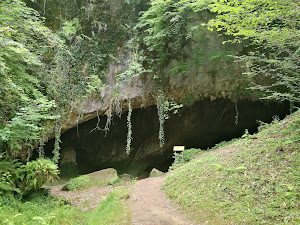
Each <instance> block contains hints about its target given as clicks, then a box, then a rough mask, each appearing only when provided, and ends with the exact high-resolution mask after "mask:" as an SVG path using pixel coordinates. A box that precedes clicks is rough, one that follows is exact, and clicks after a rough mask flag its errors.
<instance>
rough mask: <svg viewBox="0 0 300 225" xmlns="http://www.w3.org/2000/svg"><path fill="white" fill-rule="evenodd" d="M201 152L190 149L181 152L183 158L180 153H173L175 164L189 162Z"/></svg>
mask: <svg viewBox="0 0 300 225" xmlns="http://www.w3.org/2000/svg"><path fill="white" fill-rule="evenodd" d="M201 151H202V150H201V149H197V148H191V149H187V150H185V151H183V153H182V154H183V157H182V155H181V153H175V154H174V155H175V161H174V163H175V164H180V163H186V162H189V161H191V160H192V159H193V158H194V157H195V156H196V155H197V154H199V153H200V152H201Z"/></svg>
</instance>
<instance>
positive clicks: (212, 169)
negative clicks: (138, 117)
mask: <svg viewBox="0 0 300 225" xmlns="http://www.w3.org/2000/svg"><path fill="white" fill-rule="evenodd" d="M299 166H300V110H298V112H296V113H294V114H292V115H291V116H289V117H288V118H286V119H284V120H283V121H277V120H275V121H273V123H272V124H270V125H266V124H265V125H262V126H261V127H260V131H259V132H258V133H257V134H255V135H248V134H247V133H245V135H244V136H243V137H242V138H240V139H235V140H232V141H231V142H228V143H221V144H220V145H218V146H216V147H215V148H214V149H212V150H211V151H205V152H202V153H201V154H200V155H199V157H198V158H197V159H194V160H193V161H192V162H190V163H188V164H185V165H183V166H182V167H180V168H178V169H176V170H175V171H174V172H172V173H170V175H169V176H168V177H167V179H166V181H165V184H164V189H165V192H166V193H167V195H168V196H169V197H170V198H172V199H174V200H175V201H176V202H177V203H179V204H180V205H181V206H182V207H183V208H184V209H185V210H186V211H187V213H188V214H189V215H190V216H191V217H192V218H194V219H195V220H197V221H199V222H202V223H204V222H206V223H207V224H281V223H289V224H300V168H299Z"/></svg>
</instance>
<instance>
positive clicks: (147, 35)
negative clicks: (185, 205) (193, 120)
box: [0, 0, 300, 224]
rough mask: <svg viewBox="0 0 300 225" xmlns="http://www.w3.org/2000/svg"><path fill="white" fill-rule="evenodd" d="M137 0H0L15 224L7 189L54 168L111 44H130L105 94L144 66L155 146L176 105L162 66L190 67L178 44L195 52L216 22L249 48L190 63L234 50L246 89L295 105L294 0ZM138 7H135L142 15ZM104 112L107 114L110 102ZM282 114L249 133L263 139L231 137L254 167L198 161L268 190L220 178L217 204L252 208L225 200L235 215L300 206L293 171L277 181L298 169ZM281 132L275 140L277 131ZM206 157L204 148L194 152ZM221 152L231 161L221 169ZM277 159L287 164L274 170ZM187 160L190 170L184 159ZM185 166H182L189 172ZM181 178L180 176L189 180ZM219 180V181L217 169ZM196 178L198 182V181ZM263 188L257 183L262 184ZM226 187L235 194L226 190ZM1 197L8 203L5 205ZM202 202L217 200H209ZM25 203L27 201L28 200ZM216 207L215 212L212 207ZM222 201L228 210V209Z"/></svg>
mask: <svg viewBox="0 0 300 225" xmlns="http://www.w3.org/2000/svg"><path fill="white" fill-rule="evenodd" d="M25 2H26V3H25ZM147 2H148V1H141V0H124V1H120V3H118V4H117V5H114V4H112V5H109V1H94V0H90V1H84V0H78V1H75V3H74V1H71V0H63V1H58V0H48V1H46V0H26V1H22V0H0V194H1V196H0V207H1V211H0V212H1V213H3V210H2V209H5V210H7V212H9V213H11V214H9V216H8V214H7V215H6V214H0V216H1V218H6V219H7V218H9V219H7V223H9V222H11V221H14V220H16V221H17V222H16V223H18V222H19V219H20V218H21V217H19V216H18V214H17V213H19V212H21V211H22V210H23V209H22V207H26V205H25V206H24V205H20V204H21V203H20V202H19V201H18V200H16V201H14V200H13V199H14V197H13V196H15V197H16V198H18V199H22V197H23V196H25V195H27V194H29V193H30V192H32V191H33V190H35V189H38V188H39V187H41V185H42V184H43V183H44V182H45V181H46V180H47V179H49V178H52V177H55V176H57V174H58V171H57V165H56V164H57V162H58V160H59V150H60V149H59V142H60V132H61V128H62V126H63V124H64V123H65V122H67V121H68V120H69V118H70V114H71V112H72V111H77V114H78V120H79V119H80V115H81V112H80V111H81V109H82V107H84V106H82V105H81V104H80V103H82V100H83V99H85V98H87V97H91V96H100V92H101V91H103V90H105V89H106V88H107V84H105V80H106V74H107V65H108V63H109V62H110V61H112V60H115V61H117V60H118V59H116V58H115V56H116V52H117V51H119V50H120V49H122V50H124V49H125V50H126V51H127V52H129V57H128V61H126V62H125V63H126V64H128V69H127V70H126V71H124V72H123V73H120V74H117V77H116V81H117V82H116V86H115V87H112V88H113V89H114V91H113V92H112V96H111V99H112V101H111V104H113V103H116V102H117V101H118V97H119V93H118V90H119V89H118V88H120V86H121V85H122V83H126V82H130V81H131V79H132V78H134V77H136V76H145V77H147V79H149V80H150V81H152V82H153V83H154V85H153V87H154V90H153V93H154V95H155V97H156V99H157V110H158V118H159V122H160V130H159V140H160V144H161V145H163V144H164V133H163V125H164V121H165V120H166V119H167V118H168V112H169V111H170V110H175V111H176V110H177V109H178V108H180V107H181V106H182V105H177V104H176V103H174V102H169V100H168V99H166V93H165V85H166V82H167V76H169V75H179V76H180V75H182V74H186V73H189V69H190V68H189V67H188V64H187V63H186V58H187V57H188V56H189V50H188V49H189V48H191V47H192V48H193V51H194V52H196V53H197V52H199V51H200V49H199V48H198V46H199V45H198V44H199V43H200V42H205V38H204V37H202V36H201V34H202V32H203V30H204V29H205V31H207V29H208V30H215V31H217V32H218V33H219V34H220V35H222V36H228V37H226V38H225V39H224V40H225V41H224V44H226V45H229V46H230V44H231V43H235V44H236V43H242V44H243V46H245V45H247V46H246V47H245V48H244V50H243V52H241V53H240V54H239V55H233V54H232V52H230V51H225V50H224V51H221V52H214V53H213V54H211V55H205V56H204V57H203V55H201V52H199V54H198V55H197V56H196V58H195V59H197V60H195V63H196V64H197V65H198V64H199V65H201V63H203V62H204V61H205V60H207V58H208V59H209V60H210V61H211V62H214V60H233V59H235V60H237V61H239V62H241V63H242V64H243V65H244V66H245V75H247V76H248V77H251V79H252V81H253V84H252V87H251V88H252V89H256V90H259V91H261V97H262V98H263V99H272V100H276V101H284V100H285V101H289V102H290V103H291V106H292V108H293V107H294V105H297V104H299V101H300V95H299V94H300V88H299V84H300V72H299V71H300V68H299V67H300V63H299V62H300V32H299V28H300V23H299V21H300V14H299V11H300V3H299V2H298V1H294V0H279V1H276V2H274V1H271V0H263V1H256V0H241V1H234V0H226V1H225V0H221V1H219V0H151V1H150V3H149V5H146V3H147ZM26 4H27V5H26ZM110 7H112V8H114V7H115V9H114V10H115V11H113V12H109V10H110ZM141 10H145V11H144V12H143V13H141V14H140V11H141ZM119 12H124V13H122V14H120V13H119ZM112 15H113V16H112ZM128 40H130V41H128ZM224 49H225V48H224ZM199 59H200V61H199ZM172 60H173V61H174V60H175V61H176V64H175V65H172V67H171V68H170V69H169V71H168V73H165V69H166V68H168V66H169V65H170V62H171V61H172ZM201 60H202V61H201ZM242 76H243V75H242V74H241V77H242ZM115 105H116V106H117V105H118V104H115ZM128 109H129V113H128V117H127V120H128V121H127V122H128V123H127V126H128V138H127V146H126V151H127V152H128V154H129V153H130V143H131V139H132V135H131V134H132V131H131V129H132V125H131V113H132V107H131V101H130V93H128ZM115 110H116V111H117V110H120V109H117V108H116V109H115ZM121 110H122V109H121ZM110 113H113V110H112V111H111V112H110ZM119 113H121V112H119ZM296 115H298V116H299V114H296ZM294 117H297V116H294ZM108 118H109V119H108V124H107V125H109V124H110V118H111V115H108ZM290 121H293V122H291V124H290V123H289V122H286V123H283V125H278V124H279V123H277V125H276V123H274V124H273V127H272V128H271V129H270V130H268V132H264V131H262V132H261V133H260V134H258V135H257V136H254V137H255V138H257V139H258V140H260V139H262V137H261V136H260V135H265V136H268V139H267V140H266V144H265V146H264V147H263V146H262V145H261V143H257V140H252V139H251V137H252V136H247V135H246V136H247V137H245V139H243V140H242V141H240V142H239V143H238V144H237V145H240V146H241V147H243V144H242V143H244V142H247V143H248V142H249V143H248V144H251V145H255V146H256V147H255V148H251V147H249V148H247V149H248V150H247V151H245V152H242V153H241V152H239V151H235V153H238V155H239V156H236V157H240V158H239V159H242V158H243V157H250V156H251V157H250V158H251V160H252V161H253V163H254V162H255V163H256V164H257V165H262V170H259V169H257V167H255V163H254V164H250V165H248V164H247V163H248V161H247V162H246V161H245V163H244V164H245V165H244V164H243V165H240V164H237V163H238V162H240V160H237V158H235V156H234V157H233V156H232V157H229V158H228V159H226V158H225V159H224V160H228V161H222V160H221V159H219V158H215V157H213V158H209V157H211V156H210V153H207V157H208V158H207V161H208V162H209V161H211V160H213V161H214V164H215V167H216V168H217V169H218V170H216V171H215V170H213V169H209V168H213V166H208V167H207V168H202V169H203V171H204V173H206V172H205V171H206V170H209V171H208V172H207V173H216V174H217V176H216V177H215V179H221V178H220V177H226V176H227V177H230V178H231V179H236V178H237V177H238V176H237V175H241V176H243V177H244V178H243V179H244V180H243V182H244V183H246V184H247V185H248V186H249V187H250V186H251V187H252V186H253V187H254V186H255V187H257V188H256V190H260V191H261V192H260V193H258V194H261V195H262V196H263V198H264V199H266V201H265V203H262V204H261V205H258V206H257V208H255V206H254V205H253V202H252V200H251V201H250V200H249V201H247V199H246V200H245V198H247V196H249V195H248V194H249V193H248V192H247V191H248V190H250V189H249V188H248V189H243V188H242V187H241V188H240V189H237V190H238V191H239V193H244V194H238V195H233V194H232V193H233V192H229V190H231V189H230V185H232V183H228V184H227V183H226V184H224V185H225V186H224V185H223V184H222V185H221V184H220V185H221V186H222V187H223V188H225V189H224V190H223V192H221V193H225V194H226V193H227V194H228V193H229V194H228V195H226V196H225V197H224V196H223V195H220V196H222V197H224V199H225V200H224V202H223V200H222V204H221V205H223V206H224V207H227V206H228V204H229V205H230V204H231V203H232V202H234V201H237V200H238V201H239V202H242V200H243V201H244V200H245V202H246V203H247V204H248V206H247V207H248V208H251V207H252V208H255V210H256V211H255V210H254V211H251V210H248V211H247V210H245V209H246V208H245V207H246V206H245V205H242V204H241V205H235V206H236V207H240V208H237V209H238V210H239V209H242V210H243V215H242V214H236V216H237V217H236V218H234V219H236V220H239V221H241V220H242V219H245V221H250V222H253V221H254V222H255V220H254V215H257V216H259V217H263V218H264V219H265V220H266V221H267V222H268V221H272V222H284V221H286V222H290V221H296V219H295V218H296V210H297V209H299V205H297V203H296V199H298V200H299V187H298V186H297V184H296V179H298V178H297V177H299V176H298V175H297V174H295V176H294V175H293V176H290V178H289V179H291V180H286V179H288V178H287V176H286V177H285V176H284V173H283V172H282V171H288V172H290V173H292V174H294V173H296V172H295V171H296V170H293V165H296V164H297V163H298V164H299V160H298V158H299V157H298V155H297V154H298V152H297V151H296V150H297V149H299V146H298V141H299V137H298V136H297V137H296V136H293V135H294V133H295V132H296V130H297V129H296V128H295V127H296V126H299V121H298V120H297V119H294V120H290ZM284 124H288V125H289V126H285V125H284ZM292 124H294V125H292ZM276 126H281V128H282V129H280V130H279V129H277V128H274V127H276ZM106 128H107V127H106ZM276 129H277V130H276ZM288 129H290V130H288ZM275 130H276V132H277V131H278V132H279V131H280V132H279V135H282V137H278V138H279V140H277V139H274V138H277V137H275V136H274V134H273V132H274V133H275ZM288 132H291V133H290V134H289V133H288ZM51 133H52V134H53V135H54V136H55V138H56V142H55V146H54V147H53V158H52V159H51V160H50V159H44V152H43V144H44V143H45V142H46V141H47V138H48V137H49V136H50V134H51ZM272 135H273V136H274V137H273V136H272ZM283 137H285V139H284V140H282V141H281V138H283ZM275 140H276V141H275ZM297 140H298V141H297ZM124 148H125V146H124ZM234 148H237V147H234ZM262 148H264V149H266V150H262ZM34 149H37V152H38V153H37V155H38V156H39V159H37V160H35V161H32V162H29V159H30V158H31V157H32V155H33V150H34ZM276 149H278V151H277V150H276ZM265 154H267V155H265ZM262 155H263V156H265V157H266V158H267V160H269V162H271V163H273V164H274V168H275V167H276V166H278V168H277V167H276V168H277V169H276V171H273V170H274V168H269V167H268V169H267V166H266V165H263V164H261V163H260V162H258V161H259V157H261V156H262ZM203 157H204V155H203ZM205 157H206V156H205ZM205 157H204V158H202V159H203V160H204V161H205V160H206V158H205ZM18 159H19V160H18ZM220 160H221V161H220ZM274 160H275V161H274ZM297 160H298V161H297ZM205 162H206V161H205ZM225 162H226V163H229V164H228V165H231V164H232V166H231V167H230V168H225V166H224V165H223V163H225ZM249 162H250V161H249ZM287 162H289V163H290V166H289V167H286V168H283V167H284V166H286V165H287V164H286V163H287ZM293 163H294V164H293ZM194 164H195V162H194ZM196 164H197V163H196ZM228 165H227V167H228ZM251 165H252V166H251ZM183 168H185V167H183ZM186 168H189V167H186ZM195 168H198V167H195ZM195 168H194V169H195ZM237 168H239V169H237ZM189 169H191V171H193V170H192V168H189ZM202 169H201V170H202ZM289 169H290V170H289ZM180 171H182V172H178V174H180V175H182V173H184V171H185V170H184V169H181V170H180ZM237 171H238V172H237ZM266 171H269V172H266ZM270 171H271V172H272V174H271V172H270ZM254 172H255V173H256V172H258V173H257V174H255V173H254ZM259 172H266V173H265V174H260V173H259ZM270 174H271V175H270ZM189 175H191V176H192V175H193V173H190V174H189ZM285 175H286V174H285ZM173 176H174V177H176V176H177V175H176V174H174V175H173ZM218 176H219V177H218ZM254 176H261V177H262V176H265V177H264V178H263V179H262V180H263V181H261V182H265V183H264V184H261V183H260V181H258V180H259V179H258V178H255V179H254V178H253V177H254ZM276 176H278V179H279V180H280V179H281V180H280V185H279V186H278V188H277V187H276V188H275V187H274V185H273V184H275V183H276V182H277V181H276V182H275V181H274V182H273V180H274V179H275V178H276ZM248 178H249V179H248ZM259 178H260V177H259ZM172 179H173V178H172V177H170V178H169V181H168V182H169V183H168V184H167V186H169V187H168V192H169V194H170V196H172V197H175V198H177V199H181V197H180V196H179V194H178V193H173V191H172V185H176V184H173V183H172ZM176 179H179V178H176ZM180 179H182V178H180ZM276 179H277V178H276ZM293 179H294V180H293ZM184 182H186V183H187V184H188V183H189V182H190V180H184ZM220 182H225V181H224V180H222V179H221V181H220ZM237 182H240V181H237ZM247 182H248V183H247ZM249 182H252V183H251V184H250V183H249ZM278 182H279V181H278ZM278 182H277V183H278ZM298 183H299V182H298ZM281 184H282V185H281ZM197 185H200V186H199V187H201V184H197ZM247 185H246V186H247ZM263 185H266V186H263ZM272 185H273V186H272ZM192 186H193V185H191V186H189V187H192ZM221 186H220V187H221ZM248 186H247V187H248ZM207 187H210V186H207ZM207 187H203V188H207ZM263 187H266V189H264V190H262V189H261V188H263ZM212 189H214V188H212ZM214 190H215V189H214ZM251 190H252V189H251ZM205 191H208V190H205ZM190 193H191V194H193V193H194V192H193V191H191V192H190ZM208 193H210V192H208ZM230 193H231V194H230ZM269 193H275V195H274V198H272V197H270V196H269ZM276 193H279V194H276ZM282 193H284V194H282ZM211 194H213V193H211ZM250 195H251V193H250ZM236 196H239V197H238V198H235V197H236ZM245 196H246V197H245ZM217 197H218V195H217ZM212 199H214V198H212ZM202 200H204V199H202ZM9 201H12V203H11V204H7V202H9ZM181 201H182V202H184V201H186V200H185V199H181ZM197 201H198V200H197ZM216 201H218V199H216ZM227 201H228V202H227ZM46 202H49V204H50V205H51V204H52V200H51V199H47V200H46ZM210 203H211V204H214V203H215V202H213V203H212V202H209V201H208V202H207V204H210ZM14 204H16V205H17V206H18V207H17V209H13V208H14ZM47 204H48V203H47ZM53 204H54V203H53ZM55 204H57V203H55ZM189 204H190V205H192V207H196V205H197V204H198V203H197V204H196V203H195V202H193V201H192V200H191V201H190V200H189ZM193 204H194V205H193ZM264 204H269V205H264ZM31 206H32V207H37V204H36V205H35V203H34V204H33V205H31ZM31 206H30V207H31ZM235 206H234V207H235ZM61 207H63V208H64V207H65V206H63V205H62V204H61V203H59V204H58V205H57V208H56V209H57V211H55V212H54V211H51V212H53V213H54V214H55V215H58V214H59V213H60V212H59V211H60V209H61ZM259 207H262V208H266V209H267V211H264V212H262V211H263V210H262V208H259ZM297 207H298V208H297ZM208 208H209V207H208ZM58 209H59V210H58ZM226 209H227V208H226ZM271 209H272V210H273V209H276V210H275V212H276V213H277V214H276V213H275V214H274V215H273V214H272V213H271V211H268V210H271ZM18 210H19V211H18ZM47 210H48V209H47ZM72 210H73V209H72ZM220 210H221V211H222V209H221V208H220ZM230 210H235V209H233V208H232V209H230ZM230 210H229V211H228V213H231V212H232V211H230ZM25 211H26V210H25ZM287 211H290V213H289V214H288V213H287ZM57 213H58V214H57ZM213 213H214V212H213V211H212V214H213ZM293 213H294V214H295V215H294V214H293ZM50 214H51V213H50ZM208 215H209V214H208ZM7 216H8V217H7ZM228 216H229V214H228V215H225V214H224V215H223V216H222V217H221V218H223V219H224V220H227V219H228ZM230 216H231V214H230ZM239 216H241V217H243V218H241V217H239ZM50 217H51V218H52V219H51V218H50ZM50 217H49V218H50V219H47V218H46V219H45V218H39V217H36V219H35V220H41V221H44V220H47V223H50V222H51V221H52V222H53V218H56V219H55V221H57V217H55V216H54V217H53V216H50ZM196 217H197V216H196ZM271 217H272V218H273V219H272V218H271ZM81 219H82V218H81ZM28 220H29V219H28ZM49 221H50V222H49ZM296 222H299V221H296ZM56 223H57V224H59V222H56Z"/></svg>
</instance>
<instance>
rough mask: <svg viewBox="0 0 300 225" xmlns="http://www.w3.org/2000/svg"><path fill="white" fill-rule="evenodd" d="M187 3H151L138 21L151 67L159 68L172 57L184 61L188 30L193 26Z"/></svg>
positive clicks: (156, 1) (155, 0) (154, 0)
mask: <svg viewBox="0 0 300 225" xmlns="http://www.w3.org/2000/svg"><path fill="white" fill-rule="evenodd" d="M186 3H187V1H176V0H175V1H169V0H164V1H161V0H152V1H151V2H150V5H151V7H150V8H149V9H148V11H146V12H145V13H144V14H143V15H142V16H141V17H140V19H139V23H138V24H137V26H136V29H140V30H142V31H143V32H144V33H143V34H142V39H143V43H144V44H145V45H146V47H147V50H148V51H149V53H150V54H149V56H150V58H151V59H152V63H153V64H152V66H153V67H154V68H156V70H157V69H159V68H160V67H161V66H164V65H166V64H167V63H168V62H169V60H170V59H171V58H183V57H184V51H182V50H183V49H184V47H185V46H187V44H188V43H189V36H188V33H189V29H190V28H191V27H192V26H193V25H194V24H193V23H192V21H193V18H191V14H189V12H191V11H192V10H191V8H190V7H186V6H187V4H186Z"/></svg>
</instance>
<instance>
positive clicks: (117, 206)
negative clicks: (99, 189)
mask: <svg viewBox="0 0 300 225" xmlns="http://www.w3.org/2000/svg"><path fill="white" fill-rule="evenodd" d="M128 197H129V190H127V189H125V188H122V189H116V190H113V191H112V192H111V193H110V194H109V196H108V197H107V198H105V199H104V200H103V201H102V202H101V204H100V205H99V207H97V208H96V209H95V210H94V211H93V212H88V213H86V216H85V218H86V221H87V222H88V224H99V220H100V221H101V224H103V225H110V224H124V225H130V224H131V219H130V211H129V209H128V206H127V204H126V203H125V202H124V201H122V200H123V199H128Z"/></svg>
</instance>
